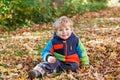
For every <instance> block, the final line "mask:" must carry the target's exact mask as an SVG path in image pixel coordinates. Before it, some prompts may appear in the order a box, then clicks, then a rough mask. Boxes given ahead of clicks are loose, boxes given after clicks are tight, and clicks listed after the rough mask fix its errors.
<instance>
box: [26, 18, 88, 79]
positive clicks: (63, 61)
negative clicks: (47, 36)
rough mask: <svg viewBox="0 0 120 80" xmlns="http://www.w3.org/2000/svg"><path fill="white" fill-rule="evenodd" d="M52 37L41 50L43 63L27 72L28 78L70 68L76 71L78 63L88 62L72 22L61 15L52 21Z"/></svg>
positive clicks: (85, 63) (84, 63)
mask: <svg viewBox="0 0 120 80" xmlns="http://www.w3.org/2000/svg"><path fill="white" fill-rule="evenodd" d="M54 28H55V32H54V37H53V39H51V40H50V41H49V42H48V44H47V45H46V47H45V48H44V50H43V51H42V59H43V60H44V62H43V63H40V64H38V65H36V66H35V68H34V69H33V70H30V71H29V72H28V75H29V78H30V79H31V80H32V79H34V78H40V77H42V76H43V75H45V74H52V73H53V72H54V71H55V70H56V72H61V71H64V70H66V71H68V70H71V71H73V72H76V70H77V69H78V68H79V65H82V66H83V65H87V64H89V59H88V56H87V53H86V50H85V48H84V46H83V44H82V43H81V42H80V40H79V38H78V37H77V36H76V35H75V34H74V33H73V22H72V20H71V19H69V18H68V17H66V16H62V17H60V18H59V19H57V20H56V21H55V23H54Z"/></svg>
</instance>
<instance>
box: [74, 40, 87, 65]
mask: <svg viewBox="0 0 120 80" xmlns="http://www.w3.org/2000/svg"><path fill="white" fill-rule="evenodd" d="M76 50H77V53H78V55H79V58H80V62H81V65H87V64H89V58H88V56H87V52H86V49H85V48H84V46H83V44H82V43H81V41H80V40H79V41H78V46H77V49H76Z"/></svg>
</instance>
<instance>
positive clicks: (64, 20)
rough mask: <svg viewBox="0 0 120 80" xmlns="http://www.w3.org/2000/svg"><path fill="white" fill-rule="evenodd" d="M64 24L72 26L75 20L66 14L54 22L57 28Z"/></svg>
mask: <svg viewBox="0 0 120 80" xmlns="http://www.w3.org/2000/svg"><path fill="white" fill-rule="evenodd" d="M63 24H66V25H68V26H70V27H73V21H72V20H71V19H70V18H68V17H66V16H62V17H60V18H58V19H57V20H56V21H55V22H54V24H53V25H54V28H55V29H57V28H58V27H60V26H61V25H63Z"/></svg>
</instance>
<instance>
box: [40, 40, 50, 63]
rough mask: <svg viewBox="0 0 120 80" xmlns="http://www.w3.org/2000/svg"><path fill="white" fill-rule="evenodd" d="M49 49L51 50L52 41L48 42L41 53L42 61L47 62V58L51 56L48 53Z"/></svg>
mask: <svg viewBox="0 0 120 80" xmlns="http://www.w3.org/2000/svg"><path fill="white" fill-rule="evenodd" d="M51 48H52V41H51V40H50V41H49V42H48V44H47V45H46V47H45V48H44V49H43V51H42V53H41V54H42V59H43V61H47V56H48V55H52V54H51V53H50V50H51Z"/></svg>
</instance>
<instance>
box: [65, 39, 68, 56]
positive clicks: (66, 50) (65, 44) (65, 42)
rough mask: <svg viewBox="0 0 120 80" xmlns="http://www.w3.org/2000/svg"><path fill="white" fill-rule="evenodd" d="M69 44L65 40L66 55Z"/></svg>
mask: <svg viewBox="0 0 120 80" xmlns="http://www.w3.org/2000/svg"><path fill="white" fill-rule="evenodd" d="M67 51H68V46H67V40H65V56H67Z"/></svg>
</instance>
